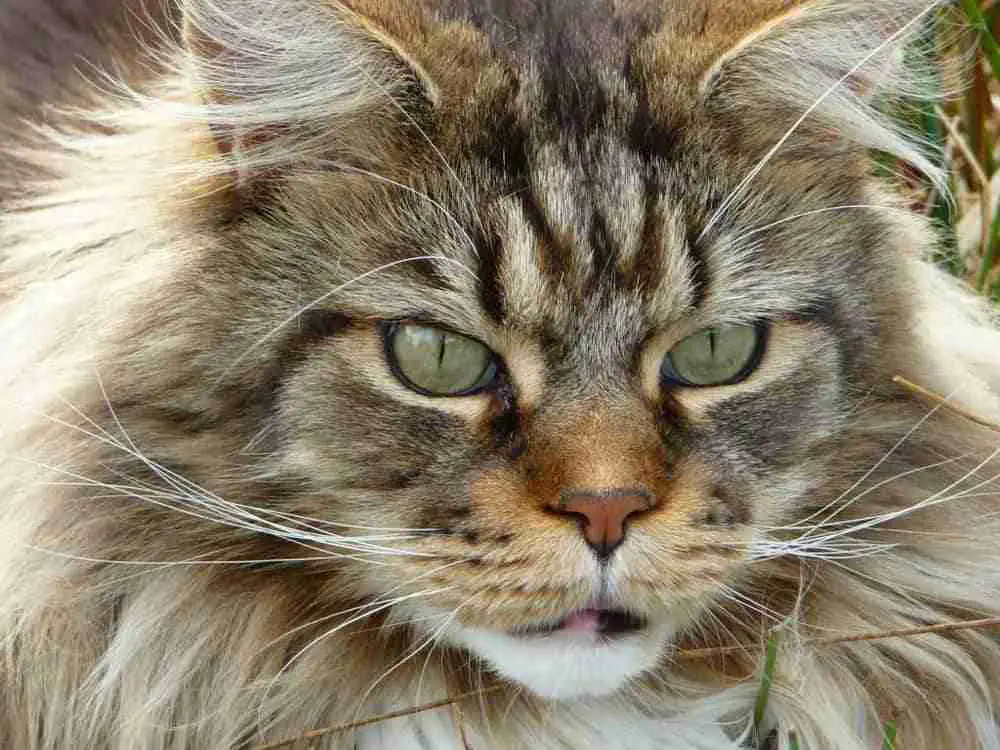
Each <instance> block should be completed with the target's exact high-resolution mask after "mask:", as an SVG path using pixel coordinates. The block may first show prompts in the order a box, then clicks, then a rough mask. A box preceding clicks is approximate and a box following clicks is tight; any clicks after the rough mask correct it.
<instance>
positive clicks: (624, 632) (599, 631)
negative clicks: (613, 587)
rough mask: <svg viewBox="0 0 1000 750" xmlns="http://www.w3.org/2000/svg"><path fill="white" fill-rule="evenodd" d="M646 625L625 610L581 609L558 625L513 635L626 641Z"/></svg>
mask: <svg viewBox="0 0 1000 750" xmlns="http://www.w3.org/2000/svg"><path fill="white" fill-rule="evenodd" d="M646 625H647V622H646V620H644V619H643V618H641V617H639V616H638V615H636V614H633V613H631V612H629V611H627V610H624V609H596V608H587V609H578V610H575V611H573V612H570V613H569V614H568V615H567V616H566V617H564V618H563V619H561V620H558V621H556V622H550V623H543V624H541V625H530V626H527V627H523V628H515V629H514V630H512V631H510V634H511V635H513V636H515V637H518V638H540V637H544V636H550V635H561V634H564V633H565V634H570V635H572V634H578V635H592V636H602V637H604V638H615V637H624V636H628V635H632V634H635V633H638V632H640V631H642V630H644V629H645V628H646Z"/></svg>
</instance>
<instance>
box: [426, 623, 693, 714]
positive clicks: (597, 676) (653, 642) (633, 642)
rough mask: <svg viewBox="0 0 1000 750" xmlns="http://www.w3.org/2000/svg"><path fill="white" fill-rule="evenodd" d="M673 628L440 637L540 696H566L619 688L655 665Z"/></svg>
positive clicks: (463, 632) (462, 632) (476, 631)
mask: <svg viewBox="0 0 1000 750" xmlns="http://www.w3.org/2000/svg"><path fill="white" fill-rule="evenodd" d="M674 632H675V631H674V628H673V627H672V626H670V625H667V624H659V625H655V624H651V625H649V626H647V627H645V628H643V629H642V630H641V631H638V632H635V633H630V634H628V635H621V636H615V637H610V638H609V637H604V636H600V635H593V634H575V633H554V634H551V635H545V636H529V637H525V636H517V635H511V634H510V633H506V632H503V631H497V630H487V629H481V628H468V627H464V626H456V627H455V628H453V629H450V631H449V632H448V634H447V636H446V638H445V639H446V640H447V641H449V642H450V643H452V644H453V645H455V646H460V647H461V648H463V649H465V650H467V651H469V652H470V653H471V654H473V655H475V656H477V657H479V658H480V659H482V660H483V661H485V662H486V663H487V664H489V665H490V666H491V667H492V668H493V670H494V671H496V672H497V673H498V674H500V675H501V676H502V677H504V678H506V679H508V680H511V681H512V682H517V683H519V684H521V685H523V686H524V687H526V688H527V689H528V690H530V691H531V692H533V693H535V694H536V695H538V696H540V697H542V698H548V699H552V700H569V699H573V698H584V697H600V696H606V695H610V694H612V693H615V692H617V691H618V690H620V689H622V688H623V687H624V686H625V685H626V684H627V683H628V682H629V680H631V679H634V678H636V677H638V676H640V675H641V674H643V673H644V672H647V671H649V670H650V669H652V668H653V667H655V666H656V664H657V663H658V662H659V660H660V658H661V656H662V655H663V653H664V651H665V650H666V649H667V646H668V645H669V643H670V642H671V639H672V636H673V635H674Z"/></svg>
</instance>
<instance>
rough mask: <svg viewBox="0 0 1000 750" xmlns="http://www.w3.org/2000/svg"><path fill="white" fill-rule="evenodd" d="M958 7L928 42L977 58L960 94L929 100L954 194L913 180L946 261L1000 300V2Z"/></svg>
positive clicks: (927, 112)
mask: <svg viewBox="0 0 1000 750" xmlns="http://www.w3.org/2000/svg"><path fill="white" fill-rule="evenodd" d="M957 7H958V13H959V14H960V15H959V16H958V18H956V15H955V10H953V9H952V10H943V11H941V15H940V16H939V17H938V18H932V19H930V22H929V24H928V27H927V29H926V33H925V40H924V42H925V44H927V45H930V47H931V48H932V49H933V50H934V51H935V52H936V53H937V54H938V55H939V57H940V58H941V59H942V60H943V61H946V62H947V61H949V60H950V61H951V63H952V64H951V68H954V67H955V65H956V64H959V65H960V64H961V62H958V63H956V61H965V62H971V65H968V66H967V68H968V69H967V70H962V71H961V72H962V73H963V75H962V80H963V81H964V82H965V83H966V84H967V86H966V88H965V89H964V91H963V93H962V95H961V96H960V97H958V98H955V99H954V100H952V101H946V102H944V103H942V104H941V105H940V106H933V105H921V107H920V112H921V122H920V123H919V125H920V129H921V131H922V135H923V137H924V138H925V139H926V140H927V142H928V143H929V144H931V145H933V146H934V147H936V148H935V150H936V151H939V152H940V153H942V154H944V155H945V157H944V158H945V162H944V164H943V166H945V167H946V168H947V169H948V171H949V175H950V183H951V192H952V197H953V201H951V202H949V201H948V200H946V198H945V196H942V195H939V194H937V193H936V191H933V190H931V189H929V188H928V187H927V186H926V185H924V186H919V185H914V186H913V187H914V188H915V195H916V196H917V197H916V201H917V204H918V205H919V206H920V208H922V210H924V211H925V212H926V213H927V214H928V215H929V216H931V217H932V218H933V219H934V222H935V225H936V226H937V227H938V229H939V231H940V232H941V240H942V241H941V249H942V251H941V254H940V256H939V258H940V260H941V262H942V264H943V265H945V266H946V267H947V268H948V269H949V270H950V271H952V272H953V273H955V274H956V275H958V276H960V277H962V278H965V279H966V280H967V281H968V282H969V283H970V285H972V286H973V287H974V288H975V289H977V290H978V291H979V292H980V293H982V294H984V295H986V296H988V297H990V298H992V299H994V300H1000V210H997V211H993V210H991V209H992V204H995V203H997V197H998V195H1000V176H998V175H997V167H998V165H997V162H996V159H995V156H994V155H995V153H996V140H997V134H998V132H1000V116H998V112H997V107H996V106H995V104H994V99H996V101H1000V43H998V41H997V37H998V32H1000V3H998V2H996V1H995V0H960V2H959V3H958V5H957ZM956 21H957V22H956ZM970 50H971V51H973V52H972V54H971V58H970ZM946 93H947V92H946ZM943 118H947V122H945V121H944V119H943ZM911 124H912V123H911ZM921 189H922V190H923V192H922V194H921ZM998 205H1000V204H998ZM984 223H985V224H986V225H987V226H988V231H983V229H982V227H983V224H984Z"/></svg>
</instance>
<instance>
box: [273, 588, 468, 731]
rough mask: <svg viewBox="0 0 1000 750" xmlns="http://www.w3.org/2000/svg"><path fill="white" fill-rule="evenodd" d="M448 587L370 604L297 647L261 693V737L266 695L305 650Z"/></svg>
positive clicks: (446, 589)
mask: <svg viewBox="0 0 1000 750" xmlns="http://www.w3.org/2000/svg"><path fill="white" fill-rule="evenodd" d="M450 589H451V587H450V586H448V587H445V588H439V589H425V590H423V591H417V592H414V593H412V594H406V595H405V596H400V597H397V598H395V599H392V600H390V601H388V602H381V603H380V604H378V605H377V606H375V605H372V606H370V607H368V608H367V609H365V611H363V612H361V613H360V614H357V615H354V616H353V617H351V618H349V619H348V620H346V621H345V622H342V623H340V624H339V625H337V626H336V627H334V628H330V629H329V630H327V631H325V632H324V633H321V634H320V635H318V636H316V637H315V638H313V639H312V640H311V641H309V643H307V644H306V645H305V646H303V647H302V648H301V649H299V650H298V651H297V652H295V654H294V655H292V657H291V658H290V659H289V660H288V661H286V662H285V664H284V665H283V666H282V667H281V669H279V670H278V672H277V674H275V675H274V677H272V678H271V680H269V681H268V683H267V686H266V687H265V688H264V691H263V694H262V695H261V698H260V703H259V704H258V707H257V725H258V731H259V733H260V736H261V739H262V740H263V739H264V732H263V730H264V710H265V704H266V703H267V697H268V695H269V694H270V693H271V690H273V689H274V686H275V685H276V684H277V682H278V681H279V680H280V679H281V678H282V676H284V674H285V673H286V672H288V670H289V669H291V668H292V667H293V666H294V665H295V663H296V662H298V660H299V659H300V658H302V656H303V655H304V654H305V653H306V652H307V651H309V650H310V649H311V648H313V647H314V646H316V645H318V644H320V643H322V642H323V641H324V640H326V639H328V638H330V637H332V636H334V635H336V634H337V633H339V632H340V631H341V630H343V629H344V628H346V627H348V626H349V625H352V624H354V623H355V622H358V621H360V620H364V619H366V618H368V617H371V616H372V615H375V614H378V613H379V612H384V611H385V610H387V609H390V608H392V607H394V606H396V605H397V604H400V603H402V602H405V601H409V600H412V599H417V598H419V597H422V596H423V597H426V596H433V595H434V594H441V593H444V592H446V591H449V590H450Z"/></svg>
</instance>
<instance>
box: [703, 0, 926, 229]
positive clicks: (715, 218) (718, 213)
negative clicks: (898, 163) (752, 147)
mask: <svg viewBox="0 0 1000 750" xmlns="http://www.w3.org/2000/svg"><path fill="white" fill-rule="evenodd" d="M938 5H940V2H939V0H934V2H931V3H930V4H929V5H928V6H927V7H926V8H924V10H922V11H921V12H920V13H918V14H917V15H916V16H915V17H913V18H912V19H910V20H909V21H907V22H906V23H905V24H904V25H903V26H901V27H900V28H899V29H897V30H896V31H895V32H894V33H892V34H891V35H890V36H889V37H888V38H887V39H886V40H885V41H884V42H882V43H881V44H879V45H878V46H876V47H875V48H874V49H873V50H872V51H871V52H869V53H868V54H867V55H865V56H864V57H863V58H861V60H860V61H859V62H857V63H856V64H855V65H854V66H853V67H851V69H850V70H848V71H847V72H846V73H844V75H842V76H841V77H840V78H838V79H837V80H836V81H835V82H834V83H833V84H832V85H831V86H830V87H829V88H827V89H826V90H825V91H824V92H823V93H822V94H820V96H819V97H818V98H817V99H816V101H814V102H813V103H812V104H811V105H809V107H808V108H807V109H806V110H805V112H803V113H802V114H801V115H800V116H799V118H798V119H797V120H796V121H795V122H794V123H792V126H791V127H790V128H789V129H788V130H787V131H785V134H784V135H783V136H781V138H779V139H778V142H777V143H775V144H774V145H773V146H772V147H771V148H770V150H769V151H768V152H767V153H766V154H764V156H763V158H761V160H760V161H758V162H757V164H756V166H754V168H753V169H751V170H750V172H749V173H748V174H747V176H746V177H744V178H743V179H742V180H741V181H740V183H739V184H738V185H737V186H736V188H735V189H734V190H733V191H732V192H731V193H730V194H729V196H728V197H727V198H726V199H725V200H724V201H723V202H722V203H721V204H720V205H719V207H718V208H717V209H716V210H715V213H713V214H712V217H711V218H710V219H709V221H708V223H707V224H706V225H705V228H704V229H702V230H701V234H699V236H698V239H699V240H703V239H704V238H705V237H707V236H708V233H709V232H710V231H711V230H712V229H714V228H715V225H716V224H718V223H719V221H720V219H722V217H723V215H725V213H726V211H728V210H729V208H730V206H732V205H733V203H734V202H735V201H736V200H737V199H738V198H739V197H740V196H742V194H743V191H744V190H746V188H747V186H749V185H750V183H751V182H753V180H754V179H755V178H756V177H757V175H758V174H760V172H761V170H763V169H764V167H765V166H767V164H768V163H769V162H770V161H771V159H772V158H774V155H775V154H777V153H778V151H780V150H781V148H782V147H783V146H784V145H785V143H787V142H788V139H789V138H791V137H792V135H794V134H795V132H796V131H797V130H798V129H799V127H800V126H801V125H802V123H804V122H805V121H806V120H807V119H809V116H810V115H812V113H813V112H815V111H816V110H817V109H818V108H819V107H820V106H821V105H822V104H823V102H825V101H826V100H827V99H829V98H830V96H832V95H833V94H834V93H835V92H836V91H837V89H839V88H840V87H841V86H843V85H844V84H845V83H846V82H847V81H849V80H850V79H851V78H852V77H853V76H854V74H855V73H857V72H858V71H859V70H861V69H862V68H863V67H864V66H865V65H867V64H868V63H869V62H871V61H872V60H873V59H874V58H875V57H877V56H878V55H879V54H881V53H882V52H884V51H885V50H886V49H888V48H889V47H891V46H892V45H894V44H895V43H896V42H897V41H898V40H899V39H901V38H902V37H904V36H905V35H906V34H908V33H909V32H910V31H911V30H912V29H913V28H914V27H915V26H916V25H917V24H918V23H920V22H921V21H922V20H923V18H924V16H926V15H927V14H929V13H931V12H932V11H933V10H934V9H935V8H937V7H938Z"/></svg>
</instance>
